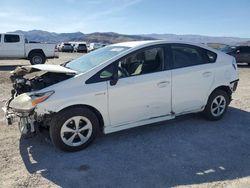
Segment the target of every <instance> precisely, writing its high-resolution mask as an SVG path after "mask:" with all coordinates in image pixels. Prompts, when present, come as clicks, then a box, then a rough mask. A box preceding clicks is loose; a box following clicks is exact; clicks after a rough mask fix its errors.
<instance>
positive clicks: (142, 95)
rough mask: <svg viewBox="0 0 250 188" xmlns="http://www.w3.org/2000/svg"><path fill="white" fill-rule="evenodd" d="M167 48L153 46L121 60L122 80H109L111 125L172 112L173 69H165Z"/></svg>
mask: <svg viewBox="0 0 250 188" xmlns="http://www.w3.org/2000/svg"><path fill="white" fill-rule="evenodd" d="M164 58H165V56H164V48H162V47H151V48H147V49H144V50H140V51H137V52H134V53H132V54H131V55H128V56H127V57H125V58H123V59H121V60H120V61H118V63H117V64H118V75H119V80H118V82H117V83H116V85H114V86H111V85H110V84H108V103H109V106H108V109H109V116H110V121H111V126H121V125H126V124H129V123H135V122H139V121H143V120H148V119H152V118H157V117H164V116H167V115H170V112H171V71H168V70H164V62H165V61H164Z"/></svg>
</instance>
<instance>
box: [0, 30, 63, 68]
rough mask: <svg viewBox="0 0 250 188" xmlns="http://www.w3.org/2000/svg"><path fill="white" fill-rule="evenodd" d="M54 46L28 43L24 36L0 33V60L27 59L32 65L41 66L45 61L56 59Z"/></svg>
mask: <svg viewBox="0 0 250 188" xmlns="http://www.w3.org/2000/svg"><path fill="white" fill-rule="evenodd" d="M55 46H56V45H55V44H48V43H35V42H33V43H32V42H31V43H29V42H28V40H27V39H25V37H24V35H22V34H17V33H6V34H1V33H0V59H28V60H30V63H31V64H32V65H34V64H43V63H45V61H46V59H49V58H57V57H58V54H57V53H56V51H55Z"/></svg>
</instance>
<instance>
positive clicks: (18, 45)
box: [2, 34, 24, 58]
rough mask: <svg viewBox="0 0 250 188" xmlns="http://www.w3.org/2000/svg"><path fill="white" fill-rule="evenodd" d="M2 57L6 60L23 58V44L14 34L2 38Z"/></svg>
mask: <svg viewBox="0 0 250 188" xmlns="http://www.w3.org/2000/svg"><path fill="white" fill-rule="evenodd" d="M2 39H3V41H2V56H3V57H6V58H22V57H24V44H23V42H21V41H22V40H21V37H20V36H19V35H15V34H4V35H3V37H2Z"/></svg>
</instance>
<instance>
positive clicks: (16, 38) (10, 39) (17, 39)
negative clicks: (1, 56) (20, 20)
mask: <svg viewBox="0 0 250 188" xmlns="http://www.w3.org/2000/svg"><path fill="white" fill-rule="evenodd" d="M4 42H6V43H15V42H20V37H19V35H4Z"/></svg>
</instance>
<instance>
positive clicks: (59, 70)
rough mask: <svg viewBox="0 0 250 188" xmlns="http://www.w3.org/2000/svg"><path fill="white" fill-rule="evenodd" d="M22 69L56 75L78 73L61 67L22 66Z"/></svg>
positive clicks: (43, 65)
mask: <svg viewBox="0 0 250 188" xmlns="http://www.w3.org/2000/svg"><path fill="white" fill-rule="evenodd" d="M22 68H24V69H26V70H31V69H37V70H41V71H46V72H55V73H69V74H75V73H77V71H75V70H72V69H69V68H66V67H63V66H60V65H45V64H42V65H40V64H39V65H29V66H22Z"/></svg>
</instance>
